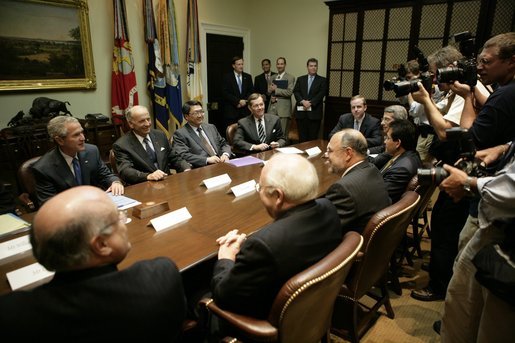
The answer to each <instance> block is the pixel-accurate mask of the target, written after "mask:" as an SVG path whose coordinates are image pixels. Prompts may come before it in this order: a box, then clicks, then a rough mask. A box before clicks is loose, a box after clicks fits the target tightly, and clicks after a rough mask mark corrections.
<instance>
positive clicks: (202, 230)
mask: <svg viewBox="0 0 515 343" xmlns="http://www.w3.org/2000/svg"><path fill="white" fill-rule="evenodd" d="M315 146H318V147H320V149H321V150H322V151H325V149H326V146H327V142H326V141H323V140H317V141H311V142H305V143H301V144H297V145H295V147H297V148H299V149H301V150H305V149H308V148H312V147H315ZM274 153H276V152H275V151H267V152H264V153H259V154H256V155H254V156H255V157H258V158H260V159H263V160H267V159H269V158H270V157H271V156H272V155H273V154H274ZM309 159H310V161H311V162H312V163H313V164H314V166H315V167H316V169H317V173H318V175H319V179H320V186H319V196H321V195H323V194H324V193H325V191H326V190H327V189H328V188H329V186H330V185H331V184H333V183H334V182H335V181H336V180H337V179H338V178H339V176H338V175H334V174H330V173H329V172H328V171H327V166H326V165H325V164H324V159H323V154H322V153H321V154H319V155H316V156H313V157H310V158H309ZM261 166H262V165H250V166H244V167H235V166H233V165H231V164H228V163H219V164H215V165H209V166H206V167H203V168H198V169H193V170H191V171H188V172H184V173H180V174H175V175H172V176H169V177H167V178H166V179H165V180H163V181H158V182H152V181H148V182H143V183H140V184H137V185H132V186H129V187H127V188H125V195H126V196H128V197H131V198H133V199H136V200H138V201H141V202H142V203H146V202H149V201H153V202H156V203H158V202H162V201H167V202H168V204H169V206H170V211H174V210H177V209H180V208H182V207H186V208H187V209H188V211H189V212H190V214H191V216H192V218H191V219H189V220H188V221H187V222H184V223H180V224H177V225H176V226H174V227H172V228H171V229H167V230H164V231H161V232H156V231H155V230H154V229H153V228H152V227H150V226H147V224H148V223H149V221H150V219H152V218H155V217H158V216H160V215H162V214H164V213H160V214H157V215H156V216H154V217H150V218H147V219H138V218H136V217H134V216H133V215H132V209H129V210H128V217H129V218H131V219H132V220H131V222H130V223H128V224H127V228H128V234H129V240H130V242H131V243H132V249H131V251H130V252H129V254H128V255H127V257H126V259H125V260H124V261H122V262H121V263H120V265H119V267H120V268H122V269H123V268H126V267H128V266H130V265H132V264H133V263H134V262H137V261H140V260H145V259H151V258H154V257H158V256H166V257H169V258H170V259H172V260H173V261H174V262H175V263H176V264H177V266H178V267H179V269H180V270H181V271H183V270H186V269H188V268H190V267H192V266H194V265H196V264H198V263H200V262H202V261H204V260H206V259H210V258H212V257H213V256H215V255H216V253H217V251H218V245H217V244H216V242H215V240H216V239H217V238H218V237H220V236H222V235H224V234H225V233H227V232H228V231H230V230H233V229H237V230H239V231H240V232H245V233H247V234H250V233H252V232H254V231H256V230H258V229H259V228H261V227H263V226H265V225H266V224H268V223H269V222H271V221H272V218H271V217H270V216H269V215H268V213H267V212H266V210H265V208H264V207H263V205H262V204H261V201H260V199H259V195H258V194H257V193H256V192H253V193H251V194H249V195H245V196H242V197H238V198H236V197H235V196H234V195H233V194H232V193H228V191H230V188H231V187H234V186H236V185H239V184H241V183H243V182H246V181H249V180H252V179H254V180H256V182H257V181H258V180H259V175H260V172H261ZM225 173H227V174H228V175H229V177H230V178H231V180H232V182H231V183H230V184H229V185H226V186H221V187H218V188H216V189H210V190H208V189H207V188H206V187H205V186H203V185H201V183H202V181H203V180H205V179H207V178H210V177H214V176H219V175H222V174H225ZM10 238H13V237H10ZM34 262H35V260H34V258H33V257H32V254H31V252H28V253H25V254H23V255H22V256H18V257H17V258H16V257H15V258H14V259H12V258H9V259H8V260H7V262H6V261H0V277H1V278H2V279H1V280H0V294H4V293H7V292H9V291H10V286H9V284H8V281H7V278H6V276H5V273H7V272H10V271H13V270H16V269H18V268H21V267H24V266H26V265H29V264H31V263H34Z"/></svg>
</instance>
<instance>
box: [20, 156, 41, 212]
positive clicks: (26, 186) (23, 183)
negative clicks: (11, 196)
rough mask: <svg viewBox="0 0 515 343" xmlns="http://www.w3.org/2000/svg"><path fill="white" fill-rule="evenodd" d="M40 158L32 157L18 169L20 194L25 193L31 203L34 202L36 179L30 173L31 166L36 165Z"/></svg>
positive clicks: (35, 198)
mask: <svg viewBox="0 0 515 343" xmlns="http://www.w3.org/2000/svg"><path fill="white" fill-rule="evenodd" d="M40 158H41V156H35V157H32V158H30V159H28V160H26V161H25V162H23V163H22V164H21V165H20V167H19V168H18V182H19V184H20V188H21V190H20V193H26V194H27V195H28V198H29V199H30V201H32V202H34V203H35V202H36V200H37V197H36V179H35V177H34V173H33V172H32V168H31V167H32V165H33V164H34V163H36V162H37V161H38V160H39V159H40Z"/></svg>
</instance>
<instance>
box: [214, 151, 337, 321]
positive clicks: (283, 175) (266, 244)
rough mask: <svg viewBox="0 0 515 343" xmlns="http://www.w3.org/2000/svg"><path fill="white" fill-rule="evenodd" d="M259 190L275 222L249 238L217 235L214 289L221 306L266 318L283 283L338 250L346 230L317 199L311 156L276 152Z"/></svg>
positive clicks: (329, 207) (333, 212)
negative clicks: (343, 232)
mask: <svg viewBox="0 0 515 343" xmlns="http://www.w3.org/2000/svg"><path fill="white" fill-rule="evenodd" d="M256 189H257V191H258V193H259V197H260V198H261V202H262V203H263V205H264V206H265V208H266V210H267V211H268V213H269V214H270V216H271V217H272V218H274V221H273V222H272V223H271V224H269V225H267V226H265V227H264V228H262V229H261V230H259V231H258V232H256V233H254V234H252V236H250V237H248V238H247V239H246V237H245V234H238V232H237V230H233V231H231V232H229V233H228V234H226V235H225V236H223V237H220V238H219V239H218V240H217V242H218V244H220V249H219V251H218V261H217V262H216V264H215V267H214V272H213V279H212V281H211V288H212V291H213V298H214V300H215V301H216V303H217V305H218V306H220V307H222V308H224V309H227V310H230V311H234V312H236V313H239V314H245V315H250V316H253V317H256V318H266V317H267V315H268V313H269V312H270V309H271V307H272V302H273V301H274V298H275V296H276V295H277V292H278V291H279V289H280V288H281V287H282V285H283V284H284V283H285V282H286V281H287V280H288V279H289V278H291V277H292V276H293V275H295V274H297V273H299V272H301V271H302V270H304V269H306V268H308V267H310V266H311V265H313V264H314V263H316V262H318V261H319V260H320V259H322V258H323V257H325V256H326V255H327V254H328V253H330V252H331V251H332V250H334V249H335V248H336V246H337V245H338V244H339V243H340V242H341V240H342V233H341V228H340V222H339V220H338V215H337V213H336V208H335V207H334V206H333V205H332V204H331V202H330V201H328V200H327V199H316V197H317V190H318V176H317V173H316V170H315V168H314V166H313V165H312V164H311V163H310V162H309V161H308V160H307V159H306V158H304V157H302V156H299V155H287V154H276V155H274V156H273V157H272V158H271V159H270V160H269V161H268V162H267V164H266V165H265V166H264V167H263V170H262V171H261V176H260V178H259V183H258V186H257V187H256Z"/></svg>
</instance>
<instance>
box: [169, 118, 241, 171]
mask: <svg viewBox="0 0 515 343" xmlns="http://www.w3.org/2000/svg"><path fill="white" fill-rule="evenodd" d="M201 126H202V130H203V131H204V133H205V134H206V136H207V138H208V139H209V143H211V146H212V147H213V148H214V149H215V152H216V155H217V156H222V154H223V153H227V154H228V155H229V157H230V156H231V147H230V146H229V144H227V142H226V141H225V139H224V138H223V137H222V136H221V135H220V133H219V132H218V130H217V129H216V126H214V125H212V124H202V125H201ZM173 150H174V152H175V153H176V154H177V155H179V156H181V157H182V158H183V159H184V160H186V161H187V162H188V163H189V164H191V165H192V166H193V167H203V166H205V165H206V164H207V158H208V157H209V152H208V151H207V150H206V149H205V148H204V146H203V145H202V143H201V141H200V137H199V135H198V134H197V133H196V132H195V129H194V128H193V127H192V126H191V125H189V124H186V125H184V126H183V127H181V128H180V129H178V130H176V131H175V132H174V134H173Z"/></svg>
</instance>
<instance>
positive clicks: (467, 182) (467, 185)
mask: <svg viewBox="0 0 515 343" xmlns="http://www.w3.org/2000/svg"><path fill="white" fill-rule="evenodd" d="M471 183H472V176H467V180H465V183H464V184H463V189H464V190H465V192H467V194H469V195H472V194H473V192H472V189H471V188H470V185H471Z"/></svg>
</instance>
